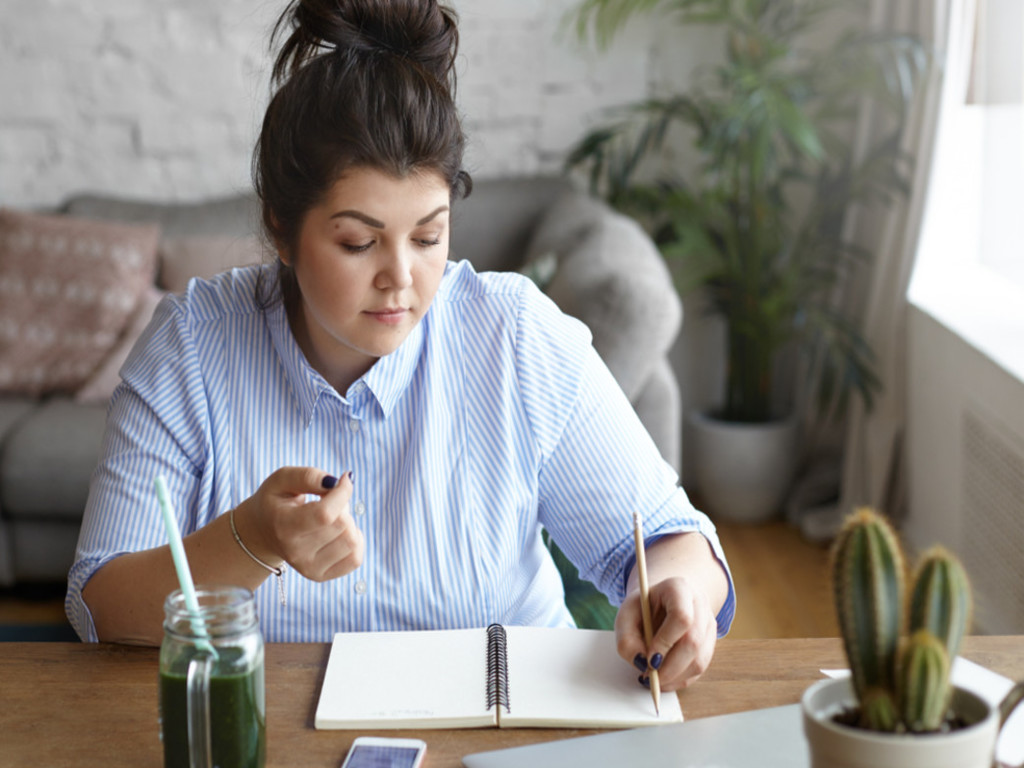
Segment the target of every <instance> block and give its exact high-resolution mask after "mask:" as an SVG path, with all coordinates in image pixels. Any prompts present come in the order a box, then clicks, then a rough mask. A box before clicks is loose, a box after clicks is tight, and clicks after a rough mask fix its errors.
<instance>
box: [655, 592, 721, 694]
mask: <svg viewBox="0 0 1024 768" xmlns="http://www.w3.org/2000/svg"><path fill="white" fill-rule="evenodd" d="M717 638H718V626H717V624H716V622H715V618H714V616H713V615H712V612H711V608H710V605H707V604H706V601H701V600H700V599H699V597H698V598H697V600H696V602H695V604H694V619H693V621H692V622H691V625H690V627H689V629H688V630H687V631H686V632H685V633H683V634H682V635H681V636H680V637H679V639H678V640H677V641H676V642H675V644H674V645H673V646H672V648H671V650H670V651H669V652H668V653H667V654H666V655H665V658H664V662H663V664H662V667H661V671H660V673H661V675H662V680H663V681H664V686H665V687H666V688H667V689H670V690H676V689H678V688H685V687H686V686H688V685H691V684H692V683H693V682H694V681H695V680H696V679H697V678H698V677H700V676H701V675H702V674H703V673H704V671H705V670H706V669H707V667H708V665H709V664H710V663H711V659H712V657H713V655H714V650H715V642H716V640H717Z"/></svg>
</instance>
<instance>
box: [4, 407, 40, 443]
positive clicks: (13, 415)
mask: <svg viewBox="0 0 1024 768" xmlns="http://www.w3.org/2000/svg"><path fill="white" fill-rule="evenodd" d="M38 405H39V403H37V402H36V401H35V400H32V399H31V398H28V397H0V455H2V454H3V447H4V443H5V442H6V441H7V433H8V432H10V431H11V430H12V429H13V428H14V426H15V425H16V424H17V423H18V422H20V421H21V420H22V419H24V418H25V417H26V416H27V415H28V414H29V412H30V411H32V410H33V409H34V408H35V407H36V406H38Z"/></svg>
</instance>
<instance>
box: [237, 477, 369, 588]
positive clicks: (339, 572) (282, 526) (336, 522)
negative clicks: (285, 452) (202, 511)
mask: <svg viewBox="0 0 1024 768" xmlns="http://www.w3.org/2000/svg"><path fill="white" fill-rule="evenodd" d="M352 490H353V486H352V474H351V473H350V472H348V473H346V474H345V475H343V476H342V477H341V478H340V479H339V478H335V477H333V476H331V475H329V474H327V473H326V472H324V471H323V470H320V469H316V468H313V467H282V468H281V469H279V470H277V471H276V472H274V473H273V474H271V475H270V476H269V477H268V478H267V479H266V480H264V481H263V484H262V485H260V487H259V488H258V489H257V491H256V493H254V494H253V495H252V496H250V497H249V498H248V499H246V500H245V501H243V502H242V503H241V504H240V505H239V506H238V507H237V508H236V509H235V523H236V526H237V528H238V533H239V536H240V537H241V539H242V541H243V542H245V545H246V546H247V547H248V548H249V549H251V550H252V551H253V553H254V554H255V555H256V556H257V557H259V558H260V559H262V560H264V562H266V563H268V564H270V565H274V566H277V565H280V564H281V563H283V562H287V563H288V564H289V565H290V566H291V567H292V568H294V569H295V570H296V571H298V572H299V573H301V574H302V575H303V576H305V577H306V578H307V579H311V580H313V581H329V580H330V579H336V578H338V577H339V576H344V575H346V574H348V573H351V572H352V571H354V570H355V569H356V568H358V567H359V566H360V565H361V564H362V562H363V552H364V547H365V541H364V539H363V532H362V531H361V530H359V527H358V526H357V525H356V522H355V519H354V518H353V517H352V511H351V500H352ZM311 495H313V496H319V498H317V499H315V500H313V501H310V500H309V497H310V496H311Z"/></svg>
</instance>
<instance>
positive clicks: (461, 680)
mask: <svg viewBox="0 0 1024 768" xmlns="http://www.w3.org/2000/svg"><path fill="white" fill-rule="evenodd" d="M636 678H637V672H636V670H635V669H633V667H631V666H630V665H629V664H627V663H626V662H625V661H623V660H622V659H621V658H620V657H619V655H618V654H617V653H616V650H615V636H614V633H612V632H610V631H606V630H594V629H562V628H559V629H555V628H546V627H503V626H500V625H497V624H492V625H491V626H490V627H487V628H480V629H452V630H430V631H422V632H351V633H339V634H337V635H335V636H334V642H333V643H332V645H331V654H330V658H329V659H328V661H327V671H326V673H325V674H324V683H323V688H322V689H321V691H320V701H319V703H318V705H317V709H316V718H315V725H316V727H317V728H362V729H368V728H481V727H489V726H497V727H499V728H517V727H534V728H536V727H541V728H545V727H550V728H632V727H636V726H641V725H657V724H660V723H672V722H681V721H682V719H683V713H682V710H681V709H680V707H679V699H678V697H677V696H675V695H664V696H662V697H661V713H660V716H659V715H656V714H655V712H654V703H653V702H652V701H651V694H650V691H648V690H647V689H645V688H643V687H642V686H640V685H639V683H637V679H636Z"/></svg>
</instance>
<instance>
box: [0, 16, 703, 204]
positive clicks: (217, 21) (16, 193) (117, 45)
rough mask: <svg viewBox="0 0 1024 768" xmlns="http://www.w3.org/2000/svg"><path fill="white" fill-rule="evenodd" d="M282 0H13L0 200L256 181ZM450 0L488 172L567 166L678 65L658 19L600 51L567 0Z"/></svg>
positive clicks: (475, 143)
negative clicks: (569, 25) (607, 118)
mask: <svg viewBox="0 0 1024 768" xmlns="http://www.w3.org/2000/svg"><path fill="white" fill-rule="evenodd" d="M285 4H286V3H285V0H213V1H212V2H211V1H210V0H3V3H2V5H0V205H7V206H13V207H27V206H50V205H55V204H57V203H58V202H59V201H60V200H61V199H62V198H63V197H65V196H66V195H68V194H70V193H73V192H80V191H84V190H90V191H101V192H107V193H117V194H124V195H132V196H145V197H149V198H155V199H164V200H171V199H195V198H202V197H206V196H211V195H220V194H227V193H231V192H234V191H237V190H239V189H243V188H245V187H247V186H248V185H249V167H250V165H249V164H250V153H251V150H252V146H253V142H254V139H255V136H256V132H257V129H258V125H259V121H260V119H261V115H262V110H263V108H264V106H265V104H266V97H267V92H268V70H269V65H270V61H271V59H270V56H269V54H268V52H267V35H268V33H269V29H270V27H271V25H272V23H273V21H274V20H275V19H276V17H277V14H278V13H279V12H280V10H281V9H282V8H283V7H284V6H285ZM454 5H455V8H456V10H457V11H458V12H459V13H460V16H461V19H462V23H461V38H462V47H461V51H462V55H461V61H460V64H459V89H460V90H459V93H460V105H461V107H462V109H463V112H464V113H465V115H466V126H467V128H468V131H469V134H470V140H471V148H470V152H469V157H468V164H469V167H470V170H471V171H472V172H473V173H474V174H475V175H477V176H480V177H486V176H494V175H504V174H516V175H524V174H531V173H536V172H541V171H554V172H557V171H558V170H559V169H560V167H561V163H562V157H563V154H564V150H565V149H566V147H567V146H568V145H569V144H570V143H571V142H572V141H573V140H574V139H576V138H578V137H579V136H580V134H581V133H582V131H583V128H584V126H585V125H587V123H588V120H592V119H594V118H595V117H596V116H597V114H598V113H599V110H600V109H601V108H603V107H605V106H608V105H611V104H616V103H621V102H624V101H628V100H631V99H634V98H636V97H638V96H640V95H642V94H644V93H645V92H647V90H648V87H649V85H650V84H651V83H652V82H654V81H655V80H657V79H658V78H659V77H661V76H664V75H665V74H666V73H667V74H668V75H669V76H671V73H672V72H675V71H679V70H680V69H681V68H680V67H679V66H678V65H677V64H678V62H677V58H678V56H679V53H678V50H679V49H680V47H679V46H678V45H677V44H676V42H677V41H674V40H670V41H668V43H665V42H662V43H660V44H659V43H658V42H656V41H655V40H654V38H655V37H657V35H656V34H652V32H651V31H652V30H655V29H657V25H656V24H654V23H653V22H652V21H650V20H644V21H643V22H638V23H637V24H635V25H633V27H631V28H630V30H628V31H627V34H625V35H624V36H623V37H622V38H621V39H620V40H619V41H618V42H617V43H616V45H615V46H614V48H613V49H612V50H611V51H610V52H608V53H607V54H603V55H601V56H597V55H595V54H594V53H593V51H588V50H584V49H583V48H582V46H580V45H579V44H578V43H577V42H576V40H575V38H574V37H573V36H572V35H571V34H568V33H566V32H565V31H564V26H563V23H562V22H563V17H564V14H565V11H566V10H567V9H569V8H571V7H573V5H574V3H573V2H572V0H455V2H454ZM695 39H696V40H700V39H701V38H700V37H699V36H697V37H696V38H695ZM668 51H672V52H671V53H669V52H668ZM683 51H684V53H683V55H684V56H685V55H686V46H683Z"/></svg>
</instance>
